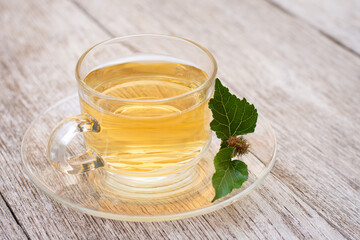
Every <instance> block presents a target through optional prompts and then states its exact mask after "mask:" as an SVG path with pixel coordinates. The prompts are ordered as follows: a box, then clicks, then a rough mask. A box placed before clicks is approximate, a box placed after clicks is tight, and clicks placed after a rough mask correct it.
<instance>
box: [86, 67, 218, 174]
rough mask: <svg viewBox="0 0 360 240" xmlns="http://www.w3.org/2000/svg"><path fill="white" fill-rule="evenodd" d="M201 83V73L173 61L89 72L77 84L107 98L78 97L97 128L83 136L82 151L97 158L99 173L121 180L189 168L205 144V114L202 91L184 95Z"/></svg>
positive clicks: (203, 75)
mask: <svg viewBox="0 0 360 240" xmlns="http://www.w3.org/2000/svg"><path fill="white" fill-rule="evenodd" d="M207 79H208V76H207V74H206V73H205V72H204V71H202V70H201V69H199V68H196V67H194V66H190V65H186V64H182V63H176V62H128V63H119V64H113V65H107V66H103V67H100V68H97V69H95V70H94V71H92V72H90V73H89V74H88V75H87V76H86V77H85V79H84V80H83V81H84V82H85V83H86V85H87V86H89V87H91V88H93V89H94V90H96V91H97V92H99V93H101V94H104V95H107V96H106V97H101V98H99V97H96V96H92V97H88V98H84V97H83V96H81V98H80V100H81V106H82V112H84V113H88V114H90V115H91V116H92V117H94V118H95V119H96V120H97V121H98V122H99V125H100V126H101V129H100V132H98V133H85V143H86V146H87V147H88V148H90V149H93V150H95V151H96V152H98V153H99V154H100V155H101V156H102V157H103V159H104V160H105V162H106V165H105V168H107V169H109V170H111V171H115V172H119V173H121V174H126V175H135V176H161V175H167V174H171V173H175V172H178V171H181V170H183V169H186V168H188V167H191V166H193V165H194V161H197V157H198V156H199V154H200V153H201V152H202V151H203V150H204V148H206V146H207V145H208V143H209V139H210V134H211V132H210V129H209V122H210V116H211V115H210V110H209V109H208V106H207V100H208V96H206V93H205V92H201V91H198V92H196V93H191V94H188V95H186V93H189V92H191V91H193V90H194V89H197V88H198V87H199V86H201V85H202V84H203V83H204V82H206V81H207ZM115 98H121V99H123V101H118V100H116V99H115ZM163 100H166V101H163Z"/></svg>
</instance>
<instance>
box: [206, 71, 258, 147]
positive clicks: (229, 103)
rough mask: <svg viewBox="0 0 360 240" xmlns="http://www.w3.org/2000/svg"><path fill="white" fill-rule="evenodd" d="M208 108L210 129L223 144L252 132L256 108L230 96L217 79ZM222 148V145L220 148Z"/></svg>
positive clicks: (256, 115) (243, 100) (255, 119)
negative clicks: (231, 138)
mask: <svg viewBox="0 0 360 240" xmlns="http://www.w3.org/2000/svg"><path fill="white" fill-rule="evenodd" d="M209 108H210V109H211V112H212V115H213V120H212V121H211V123H210V128H211V130H213V131H215V132H216V136H217V137H218V138H220V139H221V140H222V141H223V142H226V140H227V139H229V138H230V137H232V136H238V135H244V134H247V133H252V132H254V130H255V127H256V121H257V118H258V114H257V110H256V108H255V107H254V105H252V104H250V103H248V102H247V101H246V99H245V98H243V99H242V100H240V99H239V98H237V97H236V96H235V95H233V94H231V93H230V92H229V89H228V88H227V87H224V86H223V85H222V84H221V82H220V80H219V79H218V78H217V79H216V80H215V93H214V97H213V98H212V99H210V101H209ZM224 146H225V145H223V144H222V145H221V148H223V147H224Z"/></svg>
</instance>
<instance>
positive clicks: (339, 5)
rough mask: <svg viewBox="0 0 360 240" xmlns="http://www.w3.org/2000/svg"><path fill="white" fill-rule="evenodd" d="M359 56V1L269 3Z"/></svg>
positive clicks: (301, 0) (273, 1)
mask: <svg viewBox="0 0 360 240" xmlns="http://www.w3.org/2000/svg"><path fill="white" fill-rule="evenodd" d="M270 2H272V3H274V4H276V5H277V6H279V7H281V8H283V9H284V11H286V12H289V13H290V14H293V15H295V16H297V17H299V18H301V19H302V20H304V21H305V22H308V23H309V24H311V25H312V26H313V27H314V28H316V29H319V30H320V31H321V32H322V33H324V34H325V35H327V36H328V37H330V38H331V39H333V40H334V41H335V42H337V43H339V44H341V45H343V46H345V47H346V48H347V49H349V50H350V51H353V52H355V53H356V54H357V55H360V2H359V1H357V0H348V1H338V0H317V1H312V0H293V1H286V0H270Z"/></svg>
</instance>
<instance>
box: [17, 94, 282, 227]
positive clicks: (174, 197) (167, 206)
mask: <svg viewBox="0 0 360 240" xmlns="http://www.w3.org/2000/svg"><path fill="white" fill-rule="evenodd" d="M76 114H80V105H79V100H78V96H77V95H72V96H69V97H67V98H65V99H63V100H62V101H60V102H58V103H56V104H55V105H53V106H52V107H50V108H49V109H47V110H46V111H45V112H44V113H43V114H42V115H40V116H39V117H38V118H37V119H35V120H34V121H33V122H32V123H31V125H30V126H29V128H28V130H27V131H26V133H25V135H24V137H23V141H22V144H21V156H22V162H23V167H24V170H25V172H26V174H27V175H28V177H29V178H30V179H31V181H32V182H33V183H34V184H35V185H36V186H37V187H38V188H40V189H41V190H42V191H43V192H44V193H46V194H47V195H49V196H50V197H52V198H54V199H55V200H56V201H58V202H60V203H62V204H64V205H66V206H68V207H71V208H73V209H75V210H78V211H81V212H84V213H87V214H91V215H94V216H98V217H103V218H110V219H117V220H124V221H165V220H174V219H181V218H187V217H192V216H197V215H202V214H205V213H209V212H212V211H215V210H217V209H220V208H223V207H225V206H228V205H230V204H232V203H234V202H235V201H237V200H239V199H240V198H242V197H243V196H245V195H246V194H248V193H249V192H250V191H251V190H252V189H254V188H255V187H256V186H257V185H259V184H260V183H261V182H262V181H263V180H264V179H265V177H266V176H267V175H268V174H269V172H270V170H271V168H272V167H273V166H274V163H275V153H276V139H275V134H274V132H273V130H272V128H271V126H270V124H269V122H268V121H267V120H266V119H265V118H264V117H263V116H261V115H259V119H258V123H257V127H256V131H255V132H254V133H252V134H248V135H246V136H245V138H246V139H247V140H248V142H249V143H250V145H251V153H250V154H247V155H246V156H244V157H243V158H242V161H244V162H245V163H246V164H247V165H248V170H249V180H248V181H247V182H245V183H244V184H243V186H242V187H241V188H240V189H236V190H233V192H232V193H231V194H229V195H227V196H226V197H223V198H221V199H218V200H217V201H215V202H213V203H211V200H212V198H213V196H214V190H213V188H212V185H211V177H212V174H213V173H214V171H215V170H214V166H213V159H214V156H215V154H216V152H217V151H218V149H219V145H220V142H219V140H218V139H217V138H216V136H215V134H213V137H212V141H211V144H210V147H209V149H208V151H207V152H206V153H205V154H204V155H203V157H202V158H201V160H200V161H199V163H198V164H197V165H196V166H195V167H193V168H192V169H191V174H190V175H191V176H192V177H191V179H190V181H188V183H187V184H186V185H181V186H180V187H179V188H178V189H177V190H176V191H173V192H170V193H168V194H167V195H166V196H164V195H157V194H150V195H149V196H146V195H145V196H143V195H142V196H141V197H133V198H131V197H128V196H124V195H122V194H121V193H119V192H117V191H112V190H111V189H107V188H104V187H103V186H102V185H101V184H99V181H98V179H99V176H101V174H102V171H103V170H102V169H97V170H95V171H91V172H87V173H84V174H80V175H66V174H63V173H61V172H59V171H58V170H57V169H55V167H53V166H52V164H50V162H49V161H48V160H47V158H46V145H47V141H48V138H49V135H50V133H51V130H52V129H53V128H54V126H55V125H56V124H57V123H58V122H59V121H60V120H62V119H64V118H65V117H68V116H71V115H76ZM76 148H77V146H76V141H75V145H73V147H71V146H70V149H69V151H70V153H72V154H73V153H76ZM190 175H189V176H190ZM150 192H151V189H150ZM135 196H136V195H135Z"/></svg>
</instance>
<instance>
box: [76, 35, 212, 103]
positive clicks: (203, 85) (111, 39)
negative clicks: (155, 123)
mask: <svg viewBox="0 0 360 240" xmlns="http://www.w3.org/2000/svg"><path fill="white" fill-rule="evenodd" d="M148 36H153V37H163V38H171V39H176V40H181V41H185V42H187V43H190V44H192V45H195V46H196V47H198V48H200V49H201V50H202V51H204V52H205V53H206V55H207V56H208V57H209V59H210V61H211V63H212V65H213V70H212V73H211V74H210V76H209V78H208V80H207V81H205V82H204V83H203V84H201V85H200V86H199V87H197V88H196V89H194V90H191V91H189V92H187V93H184V94H181V95H178V96H175V97H170V98H162V99H149V100H138V99H126V98H118V97H114V96H109V95H106V94H103V93H100V92H98V91H96V90H95V89H93V88H91V87H89V86H88V85H86V84H85V82H84V81H83V80H82V79H81V77H80V74H79V70H80V66H81V64H82V62H83V60H84V58H85V57H86V55H87V54H88V53H89V52H91V51H92V50H94V49H95V48H98V47H100V46H103V45H105V44H108V43H111V42H115V41H118V40H122V39H127V38H135V37H136V38H137V37H148ZM216 73H217V63H216V60H215V58H214V56H213V55H212V54H211V53H210V51H209V50H207V49H206V48H205V47H203V46H201V45H199V44H197V43H195V42H194V41H191V40H189V39H186V38H183V37H177V36H172V35H167V34H134V35H127V36H122V37H114V38H110V39H108V40H105V41H102V42H99V43H97V44H95V45H93V46H92V47H91V48H89V49H88V50H87V51H85V52H84V53H83V54H82V55H81V57H80V58H79V60H78V61H77V64H76V67H75V77H76V80H77V82H78V84H79V85H80V86H81V87H82V88H84V89H86V90H87V91H89V92H90V93H91V94H93V95H96V96H98V97H99V98H102V99H108V100H116V101H126V102H137V103H139V102H142V103H151V102H164V101H170V100H175V99H179V98H183V97H186V96H189V95H192V94H194V93H196V92H198V91H201V90H203V89H204V88H206V87H207V86H208V85H209V83H210V85H212V84H213V83H214V81H215V77H216Z"/></svg>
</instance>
